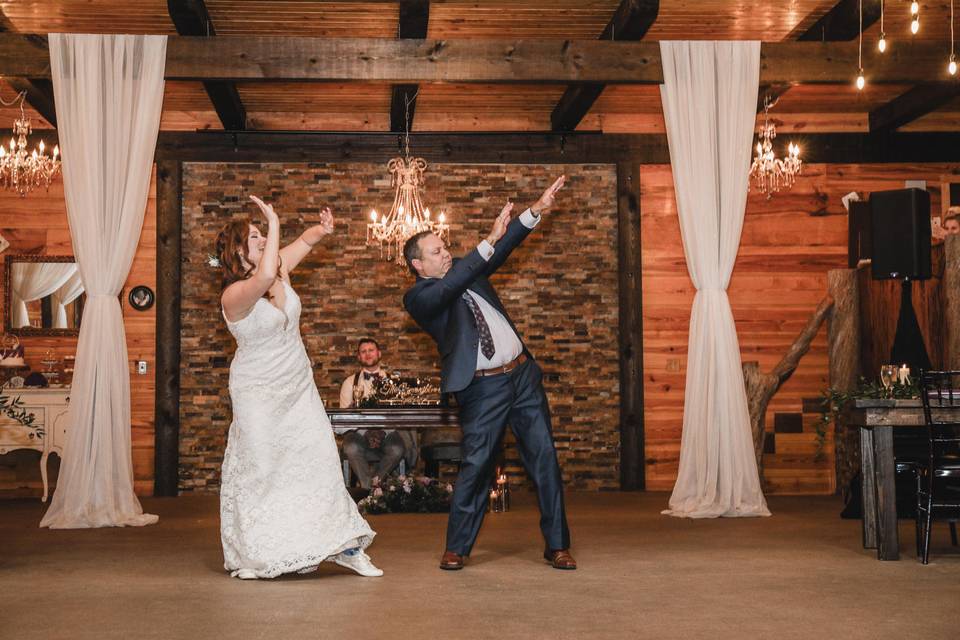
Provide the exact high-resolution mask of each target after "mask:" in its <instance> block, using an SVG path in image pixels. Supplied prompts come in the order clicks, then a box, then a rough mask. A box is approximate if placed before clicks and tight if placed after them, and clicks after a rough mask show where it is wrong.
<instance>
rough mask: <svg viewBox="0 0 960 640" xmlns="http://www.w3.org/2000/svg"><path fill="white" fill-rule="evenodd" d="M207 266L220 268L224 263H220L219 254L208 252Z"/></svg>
mask: <svg viewBox="0 0 960 640" xmlns="http://www.w3.org/2000/svg"><path fill="white" fill-rule="evenodd" d="M207 266H208V267H210V268H212V269H219V268H220V267H221V266H223V265H221V264H220V258H218V257H217V256H215V255H213V254H212V253H208V254H207Z"/></svg>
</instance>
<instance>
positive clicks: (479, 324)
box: [403, 176, 577, 570]
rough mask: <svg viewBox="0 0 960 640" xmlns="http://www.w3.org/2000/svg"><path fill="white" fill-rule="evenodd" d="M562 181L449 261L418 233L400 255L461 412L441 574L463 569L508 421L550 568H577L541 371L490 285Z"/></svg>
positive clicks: (506, 211)
mask: <svg viewBox="0 0 960 640" xmlns="http://www.w3.org/2000/svg"><path fill="white" fill-rule="evenodd" d="M563 183H564V176H560V177H559V178H558V179H557V180H556V182H554V183H553V184H552V185H551V186H550V188H549V189H547V190H546V191H544V193H543V195H542V196H540V199H539V200H537V202H536V203H534V204H533V205H532V206H531V207H530V208H529V209H527V210H526V211H524V212H523V213H522V214H521V215H520V216H519V217H518V218H517V219H516V220H513V221H512V222H511V220H510V212H511V211H512V210H513V204H512V203H509V202H508V203H507V205H506V206H505V207H504V208H503V210H502V211H501V212H500V215H498V216H497V219H496V221H495V222H494V224H493V229H492V230H491V231H490V234H489V235H488V236H487V237H486V238H485V239H484V240H482V241H481V242H480V244H479V245H478V246H477V248H476V249H474V250H473V251H471V252H470V253H468V254H467V255H466V256H464V257H463V258H460V259H459V260H453V259H452V258H451V256H450V252H449V251H447V248H446V246H445V245H444V243H443V241H442V240H441V239H440V238H438V237H437V236H436V235H434V234H433V233H430V232H429V231H428V232H424V233H419V234H417V235H415V236H413V237H411V238H410V239H409V240H407V242H406V244H405V245H404V248H403V253H404V257H405V258H406V260H407V265H408V266H409V267H410V270H411V271H412V272H413V273H414V274H415V275H416V276H417V281H416V284H414V285H413V286H412V287H411V288H410V290H409V291H407V293H406V294H405V295H404V296H403V306H404V307H405V308H406V310H407V312H408V313H409V314H410V315H411V316H412V317H413V319H414V320H415V321H416V322H417V324H418V325H420V327H421V328H423V329H424V330H425V331H426V332H427V333H429V334H430V335H431V336H432V337H433V339H434V340H435V341H436V343H437V347H438V348H439V351H440V359H441V372H440V380H441V391H442V392H443V393H453V394H454V395H455V396H456V398H457V404H458V405H459V406H460V424H461V427H462V430H463V437H462V441H461V448H462V460H463V462H462V464H461V467H460V475H459V476H458V477H457V483H456V487H455V489H454V492H453V500H452V503H451V505H450V518H449V520H448V522H447V543H446V550H445V551H444V554H443V557H442V558H441V560H440V568H441V569H448V570H455V569H462V568H463V561H464V557H465V556H469V555H470V550H471V548H472V547H473V544H474V542H475V541H476V539H477V533H478V532H479V531H480V525H481V523H482V522H483V516H484V513H485V512H486V503H487V496H488V493H489V490H490V483H491V480H492V477H493V464H494V456H495V454H496V451H497V449H498V447H499V443H500V440H501V438H502V437H503V433H504V429H505V428H506V425H507V423H509V424H510V427H511V428H512V429H513V432H514V434H515V435H516V437H517V442H518V443H519V449H520V456H521V458H522V460H523V464H524V466H525V467H526V469H527V473H528V474H529V475H530V477H531V478H532V479H533V481H534V483H535V484H536V486H537V497H538V499H539V503H540V529H541V530H542V532H543V537H544V540H545V543H546V544H545V551H544V558H546V559H547V560H548V561H550V563H551V564H552V565H553V566H554V567H555V568H557V569H576V568H577V563H576V561H575V560H574V559H573V556H571V555H570V551H569V548H570V532H569V530H568V529H567V517H566V512H565V510H564V505H563V482H562V479H561V476H560V466H559V465H558V464H557V453H556V450H555V449H554V446H553V434H552V432H551V427H550V408H549V406H548V405H547V396H546V394H545V393H544V390H543V372H542V370H541V369H540V366H539V365H538V364H537V363H536V361H535V360H534V359H533V356H532V355H531V354H530V352H529V351H527V348H526V346H524V344H523V340H522V339H521V338H520V334H519V332H518V331H517V328H516V327H515V326H514V324H513V321H512V320H511V319H510V316H509V314H507V311H506V309H505V308H504V306H503V303H502V302H501V301H500V298H499V297H498V296H497V292H496V291H495V290H494V288H493V286H492V285H491V284H490V281H489V277H490V276H491V275H493V273H494V272H495V271H496V270H497V269H498V268H499V267H500V266H501V265H502V264H503V263H504V262H505V261H506V259H507V257H508V256H509V255H510V253H511V252H512V251H513V250H514V249H515V248H516V247H517V246H518V245H519V244H520V243H521V242H522V241H523V239H524V238H526V237H527V236H528V235H529V234H530V232H531V231H532V230H533V228H534V227H535V226H536V225H537V224H538V223H539V222H540V217H541V215H542V214H543V213H545V212H546V211H547V210H548V209H549V208H550V207H551V206H552V205H553V201H554V196H555V194H556V192H557V191H558V190H559V189H560V188H561V187H562V186H563Z"/></svg>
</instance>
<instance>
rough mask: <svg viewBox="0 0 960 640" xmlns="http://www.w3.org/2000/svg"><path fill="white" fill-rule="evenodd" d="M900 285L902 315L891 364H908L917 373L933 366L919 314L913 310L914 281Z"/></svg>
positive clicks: (895, 337) (898, 321)
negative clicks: (924, 340)
mask: <svg viewBox="0 0 960 640" xmlns="http://www.w3.org/2000/svg"><path fill="white" fill-rule="evenodd" d="M900 285H901V288H900V316H899V318H898V319H897V332H896V334H895V335H894V338H893V348H892V349H891V351H890V364H895V365H900V364H906V365H907V366H908V367H910V370H911V371H912V372H914V375H916V373H918V372H919V371H920V370H921V369H923V370H924V371H929V370H930V369H932V368H933V367H932V365H931V364H930V355H929V354H928V353H927V346H926V345H925V344H924V342H923V333H921V331H920V323H919V322H918V321H917V314H916V312H915V311H914V310H913V282H912V281H910V280H908V279H904V280H902V281H901V282H900Z"/></svg>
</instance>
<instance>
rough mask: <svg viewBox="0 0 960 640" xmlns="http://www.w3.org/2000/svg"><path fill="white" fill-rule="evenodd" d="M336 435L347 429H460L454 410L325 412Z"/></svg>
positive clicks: (349, 410)
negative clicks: (337, 432) (336, 432)
mask: <svg viewBox="0 0 960 640" xmlns="http://www.w3.org/2000/svg"><path fill="white" fill-rule="evenodd" d="M327 415H328V416H330V423H331V424H332V425H333V428H334V429H336V430H337V431H341V430H346V429H441V428H456V429H459V428H460V416H459V415H458V414H457V410H456V409H455V408H450V407H440V406H424V407H389V406H388V407H376V408H373V409H327Z"/></svg>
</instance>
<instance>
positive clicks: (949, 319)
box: [941, 236, 960, 371]
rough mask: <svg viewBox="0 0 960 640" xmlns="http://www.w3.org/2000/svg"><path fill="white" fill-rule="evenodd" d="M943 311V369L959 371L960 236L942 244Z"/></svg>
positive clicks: (950, 237) (949, 237)
mask: <svg viewBox="0 0 960 640" xmlns="http://www.w3.org/2000/svg"><path fill="white" fill-rule="evenodd" d="M943 250H944V257H945V258H946V259H945V263H946V264H945V265H944V268H943V283H942V285H941V286H942V287H943V289H942V291H943V303H944V305H943V310H944V313H943V315H944V323H945V324H946V334H947V353H946V354H945V356H946V357H945V358H944V363H943V368H944V369H950V370H952V371H957V370H960V236H947V238H946V239H945V240H944V242H943Z"/></svg>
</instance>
